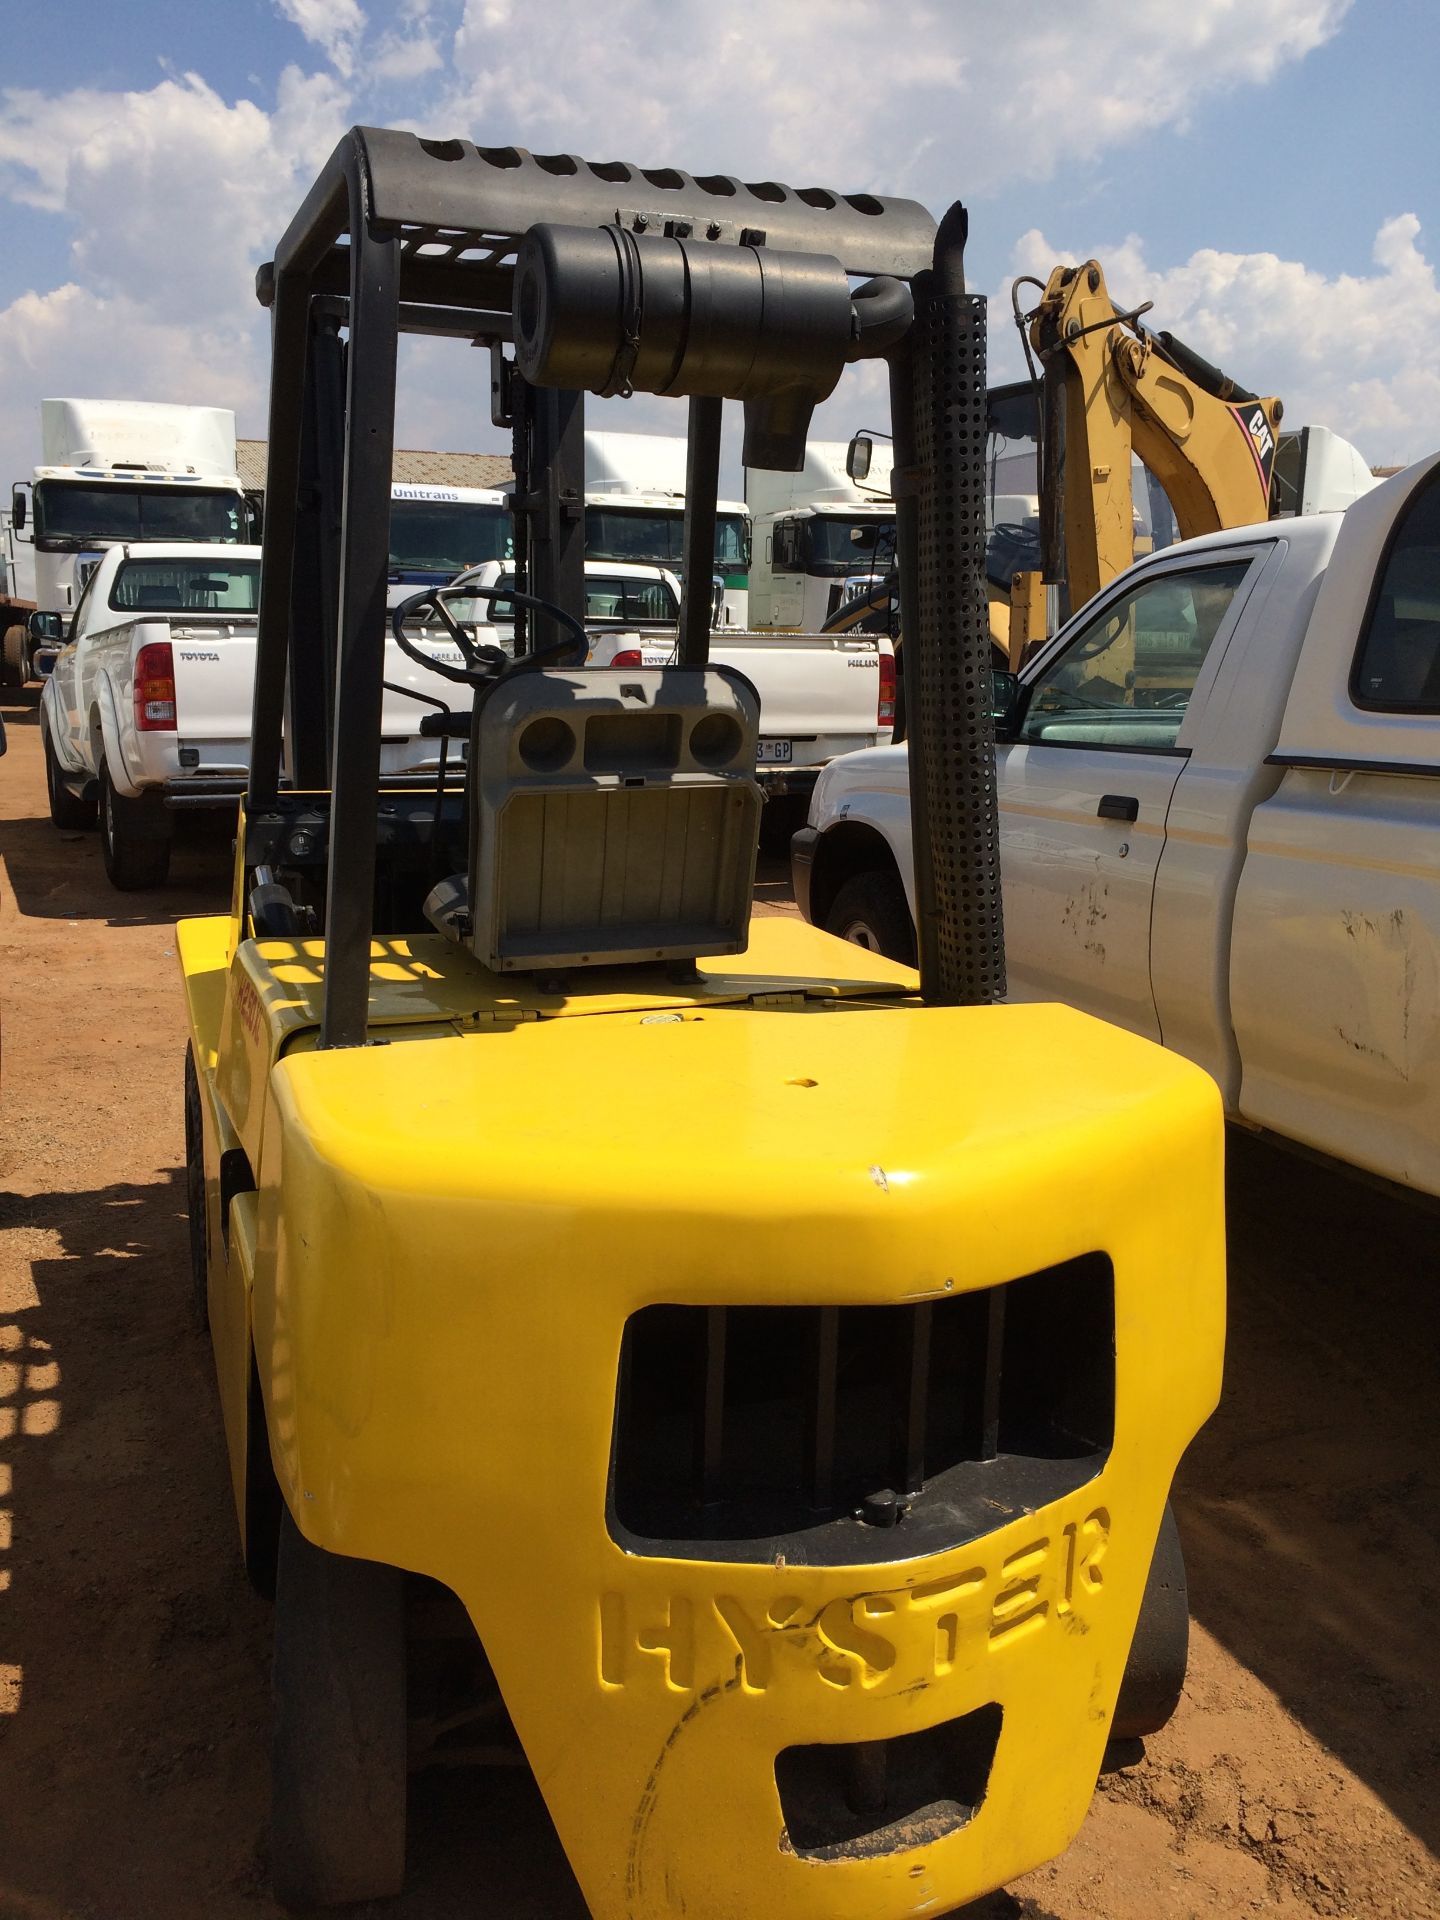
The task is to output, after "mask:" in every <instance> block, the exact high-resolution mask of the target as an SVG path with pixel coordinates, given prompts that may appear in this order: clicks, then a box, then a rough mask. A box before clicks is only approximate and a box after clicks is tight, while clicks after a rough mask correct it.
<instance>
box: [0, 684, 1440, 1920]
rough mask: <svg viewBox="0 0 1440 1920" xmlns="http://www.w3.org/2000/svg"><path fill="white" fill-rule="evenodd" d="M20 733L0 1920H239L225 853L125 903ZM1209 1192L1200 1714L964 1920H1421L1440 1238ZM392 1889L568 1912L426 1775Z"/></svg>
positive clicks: (1431, 1775)
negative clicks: (186, 933)
mask: <svg viewBox="0 0 1440 1920" xmlns="http://www.w3.org/2000/svg"><path fill="white" fill-rule="evenodd" d="M4 700H5V702H6V704H5V705H4V707H3V711H4V714H5V719H6V721H7V724H8V726H9V729H10V752H9V754H8V756H7V757H6V758H5V759H3V760H0V861H3V878H0V1018H3V1085H0V1122H3V1145H0V1186H3V1189H4V1191H3V1192H0V1229H3V1234H0V1463H3V1464H0V1916H3V1920H12V1917H14V1920H21V1917H23V1920H192V1916H193V1917H194V1920H262V1917H263V1916H265V1915H267V1914H270V1913H272V1912H274V1911H275V1910H274V1909H273V1908H272V1906H271V1904H270V1901H269V1899H268V1896H267V1893H266V1891H265V1886H266V1880H265V1865H264V1857H265V1800H266V1785H265V1772H266V1754H265V1742H266V1716H267V1702H266V1689H267V1659H268V1634H269V1623H268V1618H267V1611H266V1608H265V1607H264V1605H263V1604H262V1603H261V1602H260V1601H259V1600H257V1599H256V1598H255V1597H254V1596H253V1595H252V1594H251V1592H250V1590H249V1588H248V1587H247V1586H246V1584H245V1582H244V1579H243V1577H242V1574H241V1571H240V1567H239V1563H238V1560H237V1556H236V1548H235V1540H234V1528H233V1522H232V1518H231V1512H230V1505H229V1493H228V1488H227V1483H226V1476H225V1469H224V1463H223V1459H222V1448H221V1438H220V1425H219V1418H218V1412H217V1408H216V1404H215V1400H214V1395H213V1391H212V1386H211V1380H210V1375H209V1361H208V1354H207V1352H206V1351H204V1350H203V1349H202V1346H201V1343H200V1341H199V1340H198V1338H197V1337H196V1335H195V1334H194V1333H193V1332H192V1331H191V1328H190V1324H189V1320H188V1318H187V1313H186V1304H185V1290H186V1286H187V1279H186V1252H185V1220H184V1179H183V1173H182V1130H181V1105H180V1069H181V1057H182V1047H183V1034H182V1023H181V1013H180V995H179V991H178V986H177V978H176V971H175V961H174V939H173V936H172V927H173V922H174V921H175V919H176V918H177V917H179V916H181V915H186V914H193V913H204V912H209V911H213V910H216V909H218V908H219V907H220V906H221V904H222V902H223V900H224V898H225V891H226V886H227V878H228V875H227V854H228V840H226V839H225V838H223V837H216V836H215V835H214V834H213V833H212V834H211V836H210V837H209V838H208V839H207V838H205V837H204V836H203V835H201V834H198V833H191V834H189V835H188V836H187V838H186V840H185V842H184V843H183V844H182V845H181V847H180V848H179V850H178V852H177V857H176V860H175V867H174V876H173V879H172V881H171V884H170V885H169V886H168V887H167V888H166V889H165V890H164V891H163V892H159V893H155V894H149V895H122V894H118V893H115V892H113V891H112V890H111V889H110V887H109V886H108V885H107V883H106V881H105V878H104V875H103V872H102V869H101V865H100V853H99V848H98V846H97V844H96V841H95V838H94V836H93V835H76V834H69V835H64V834H60V833H57V832H56V830H55V829H54V828H53V827H52V826H51V825H50V823H49V820H48V818H47V817H46V815H45V803H44V785H43V779H42V772H41V761H40V753H39V742H38V737H37V734H36V731H35V726H34V710H35V691H34V689H31V690H29V691H28V692H27V693H26V694H24V695H16V694H9V695H6V696H4ZM760 893H761V897H762V899H763V900H764V901H765V903H766V905H767V906H771V907H776V908H778V907H782V906H783V904H784V901H785V898H786V894H785V884H784V879H783V875H782V874H781V872H780V870H779V869H778V867H777V868H772V869H769V870H767V872H766V874H765V875H764V876H763V877H762V886H761V888H760ZM1230 1187H1231V1240H1230V1244H1231V1259H1232V1270H1231V1334H1230V1350H1229V1362H1228V1368H1227V1385H1226V1391H1225V1398H1224V1403H1223V1405H1222V1406H1221V1408H1220V1411H1219V1412H1218V1413H1217V1415H1216V1416H1215V1418H1214V1419H1213V1421H1212V1422H1211V1423H1210V1425H1209V1427H1208V1428H1207V1429H1206V1431H1205V1432H1204V1433H1203V1434H1202V1435H1201V1437H1200V1439H1199V1441H1198V1442H1197V1443H1196V1445H1195V1447H1194V1448H1193V1449H1192V1452H1191V1454H1190V1456H1189V1458H1188V1459H1187V1461H1186V1463H1185V1466H1184V1468H1183V1469H1182V1473H1181V1477H1180V1482H1179V1486H1178V1489H1177V1506H1178V1510H1179V1514H1180V1520H1181V1526H1182V1529H1183V1531H1184V1534H1185V1538H1186V1544H1187V1551H1188V1555H1189V1559H1190V1567H1191V1598H1192V1603H1193V1607H1194V1613H1195V1621H1196V1625H1195V1631H1194V1640H1193V1653H1192V1663H1191V1672H1190V1680H1189V1684H1188V1686H1187V1689H1186V1697H1185V1700H1184V1702H1183V1705H1182V1707H1181V1710H1180V1712H1179V1714H1178V1716H1177V1718H1176V1719H1175V1721H1174V1722H1173V1723H1172V1725H1171V1726H1170V1727H1169V1728H1168V1729H1167V1730H1166V1731H1165V1733H1164V1734H1162V1735H1161V1736H1159V1737H1158V1738H1156V1739H1154V1740H1153V1741H1151V1742H1150V1743H1149V1752H1148V1754H1147V1756H1146V1757H1145V1759H1144V1760H1143V1762H1141V1763H1140V1764H1139V1765H1137V1766H1135V1767H1133V1768H1131V1769H1129V1770H1127V1771H1124V1772H1120V1773H1116V1774H1112V1775H1110V1776H1108V1777H1107V1778H1106V1779H1105V1780H1103V1781H1102V1783H1101V1786H1100V1791H1099V1793H1098V1794H1097V1796H1096V1800H1095V1803H1094V1807H1093V1810H1092V1812H1091V1814H1090V1817H1089V1819H1088V1821H1087V1823H1086V1826H1085V1829H1084V1831H1083V1833H1082V1834H1081V1837H1080V1839H1079V1841H1078V1842H1077V1844H1076V1845H1075V1846H1074V1847H1073V1848H1072V1850H1071V1851H1070V1853H1069V1854H1068V1855H1067V1856H1066V1857H1065V1858H1064V1859H1063V1860H1061V1861H1059V1862H1057V1863H1056V1864H1054V1865H1053V1866H1050V1867H1047V1868H1044V1869H1042V1870H1041V1871H1040V1872H1037V1873H1035V1874H1032V1875H1030V1876H1029V1877H1028V1878H1027V1879H1026V1880H1024V1881H1022V1882H1020V1883H1018V1884H1017V1885H1016V1886H1015V1887H1014V1888H1012V1889H1011V1890H1010V1892H1009V1893H1007V1894H1001V1895H997V1896H995V1897H994V1898H993V1899H992V1900H990V1901H987V1902H985V1903H983V1912H984V1914H985V1915H986V1916H987V1920H1000V1917H1001V1916H1012V1917H1013V1920H1021V1917H1022V1916H1028V1920H1091V1917H1092V1916H1102V1917H1103V1920H1213V1916H1218V1915H1231V1914H1263V1915H1268V1916H1273V1917H1274V1920H1301V1917H1302V1916H1309V1915H1357V1916H1362V1915H1363V1916H1367V1920H1368V1916H1390V1915H1396V1916H1402V1917H1403V1920H1421V1917H1422V1916H1427V1915H1440V1868H1437V1863H1436V1857H1435V1854H1434V1852H1432V1851H1431V1849H1433V1848H1435V1847H1436V1846H1437V1845H1440V1793H1437V1786H1440V1721H1437V1717H1436V1705H1437V1700H1436V1695H1437V1662H1436V1658H1435V1646H1436V1640H1437V1634H1440V1544H1437V1539H1436V1526H1435V1522H1436V1517H1437V1508H1440V1501H1437V1478H1440V1475H1437V1464H1436V1447H1435V1439H1434V1434H1435V1420H1436V1393H1437V1380H1440V1368H1437V1364H1436V1363H1437V1352H1436V1348H1437V1344H1440V1340H1437V1329H1440V1315H1437V1313H1436V1311H1435V1305H1434V1296H1435V1293H1436V1290H1437V1281H1440V1259H1437V1251H1436V1249H1437V1232H1436V1226H1437V1222H1436V1216H1435V1215H1434V1214H1433V1213H1429V1212H1426V1211H1422V1210H1421V1209H1420V1208H1418V1207H1416V1206H1412V1205H1410V1204H1408V1203H1404V1202H1401V1201H1398V1200H1397V1199H1395V1198H1394V1197H1393V1196H1387V1195H1382V1194H1380V1193H1377V1192H1374V1191H1372V1190H1370V1189H1368V1188H1366V1187H1363V1186H1360V1185H1358V1184H1356V1183H1354V1182H1352V1181H1350V1180H1348V1179H1346V1178H1344V1177H1342V1176H1341V1175H1339V1174H1338V1173H1336V1172H1334V1171H1331V1170H1325V1169H1321V1168H1318V1167H1316V1166H1313V1165H1311V1164H1309V1163H1307V1162H1305V1161H1302V1160H1298V1159H1295V1158H1292V1157H1291V1156H1289V1155H1287V1154H1284V1153H1281V1152H1278V1151H1276V1150H1275V1149H1273V1148H1271V1147H1268V1146H1265V1145H1262V1144H1259V1143H1257V1142H1255V1141H1253V1140H1248V1139H1245V1138H1239V1137H1236V1138H1234V1139H1233V1140H1232V1144H1231V1178H1230ZM482 1827H483V1829H484V1832H483V1834H482V1832H481V1831H480V1830H481V1829H482ZM411 1862H412V1866H411V1880H410V1886H409V1888H408V1890H407V1892H406V1893H405V1895H404V1897H403V1898H402V1899H401V1900H399V1901H398V1902H396V1903H395V1904H394V1905H393V1906H391V1907H389V1908H387V1909H386V1912H387V1913H389V1914H392V1915H393V1916H394V1920H420V1917H421V1916H425V1917H426V1920H459V1917H460V1916H462V1915H463V1916H475V1917H477V1920H542V1916H543V1917H544V1920H569V1917H570V1916H577V1917H578V1916H583V1913H584V1908H583V1905H582V1903H581V1901H580V1898H579V1895H578V1893H577V1891H576V1888H575V1885H574V1882H573V1881H572V1879H571V1878H570V1875H569V1872H568V1870H567V1867H566V1865H565V1861H564V1857H563V1855H562V1853H561V1851H560V1847H559V1845H558V1842H557V1841H556V1838H555V1835H554V1833H553V1830H552V1829H551V1827H550V1824H549V1822H548V1820H547V1818H546V1815H545V1812H544V1809H543V1806H542V1804H541V1802H540V1799H539V1796H538V1794H537V1792H536V1791H535V1789H534V1787H533V1785H532V1784H531V1782H530V1781H529V1779H528V1777H526V1776H523V1775H520V1774H514V1773H510V1774H503V1775H499V1776H497V1775H494V1774H463V1773H456V1774H453V1775H448V1776H447V1775H422V1776H419V1777H418V1778H417V1779H416V1782H415V1786H414V1798H413V1819H412V1845H411ZM755 1920H778V1916H769V1915H763V1916H762V1915H756V1916H755ZM972 1920H979V1912H978V1911H975V1910H972Z"/></svg>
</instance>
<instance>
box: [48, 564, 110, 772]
mask: <svg viewBox="0 0 1440 1920" xmlns="http://www.w3.org/2000/svg"><path fill="white" fill-rule="evenodd" d="M101 571H102V569H101V568H99V567H95V568H93V569H92V570H91V574H90V578H89V579H88V580H87V581H86V582H85V589H84V591H83V592H82V594H81V595H80V601H79V604H78V605H77V607H76V608H75V611H74V612H73V613H72V614H71V616H70V624H69V626H68V627H67V628H66V629H65V645H64V646H63V647H62V648H61V649H60V652H59V653H58V654H57V655H56V657H55V665H54V668H53V669H52V671H51V675H50V677H51V679H52V680H53V681H54V683H55V691H54V693H53V694H52V696H51V698H52V699H53V700H54V702H55V708H54V711H55V714H56V716H57V718H60V719H62V720H63V723H64V727H65V736H66V745H67V750H71V751H75V752H80V751H82V748H81V739H82V736H83V734H84V732H85V719H84V703H83V701H82V699H81V689H80V655H81V649H82V647H83V644H84V638H85V635H86V633H87V632H88V631H89V628H90V624H91V611H92V609H93V608H94V605H95V582H96V579H97V578H98V576H99V574H100V573H101Z"/></svg>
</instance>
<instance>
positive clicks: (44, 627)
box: [25, 613, 65, 647]
mask: <svg viewBox="0 0 1440 1920" xmlns="http://www.w3.org/2000/svg"><path fill="white" fill-rule="evenodd" d="M25 630H26V632H27V633H28V634H29V635H30V638H31V639H32V640H39V641H40V642H41V643H42V644H43V645H45V646H47V647H63V646H64V644H65V621H64V618H63V617H62V616H61V615H60V614H58V613H32V614H31V616H30V618H29V619H28V620H27V621H26V622H25Z"/></svg>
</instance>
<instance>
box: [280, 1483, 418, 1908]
mask: <svg viewBox="0 0 1440 1920" xmlns="http://www.w3.org/2000/svg"><path fill="white" fill-rule="evenodd" d="M404 1582H405V1576H404V1574H403V1573H402V1572H401V1571H400V1569H399V1568H397V1567H387V1566H381V1565H379V1564H377V1563H376V1562H375V1561H372V1560H353V1559H350V1558H348V1557H347V1556H345V1555H343V1554H335V1553H327V1552H325V1551H324V1549H323V1548H321V1547H316V1546H312V1545H311V1544H310V1542H309V1541H308V1540H306V1539H305V1537H304V1535H303V1534H302V1533H301V1532H300V1529H299V1528H298V1527H297V1526H296V1524H295V1522H294V1520H293V1519H292V1518H291V1516H290V1512H289V1509H288V1508H286V1509H285V1510H284V1511H283V1512H282V1514H281V1518H280V1553H279V1564H278V1568H277V1575H276V1583H275V1665H274V1693H273V1720H272V1726H271V1744H270V1789H271V1809H270V1874H271V1883H272V1886H273V1888H274V1893H275V1898H276V1899H277V1900H278V1901H279V1903H280V1905H281V1906H282V1907H285V1908H287V1909H288V1910H289V1911H290V1912H292V1913H306V1912H312V1911H314V1910H315V1909H316V1908H321V1907H335V1906H343V1905H346V1904H348V1903H350V1902H354V1901H361V1900H384V1899H387V1898H389V1897H390V1896H391V1895H393V1894H397V1893H399V1892H400V1890H401V1888H402V1886H403V1885H404V1880H405V1785H406V1717H405V1608H404Z"/></svg>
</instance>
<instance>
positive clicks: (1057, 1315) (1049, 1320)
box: [609, 1254, 1115, 1566]
mask: <svg viewBox="0 0 1440 1920" xmlns="http://www.w3.org/2000/svg"><path fill="white" fill-rule="evenodd" d="M1114 1410H1115V1309H1114V1274H1113V1271H1112V1268H1111V1265H1110V1262H1109V1260H1108V1259H1107V1258H1105V1256H1104V1255H1102V1254H1087V1255H1085V1256H1083V1257H1082V1258H1080V1259H1078V1260H1070V1261H1066V1262H1065V1263H1063V1264H1062V1265H1060V1266H1056V1267H1047V1268H1045V1269H1043V1270H1042V1271H1040V1272H1038V1273H1031V1274H1026V1275H1025V1276H1024V1277H1023V1278H1020V1279H1017V1280H1011V1281H1008V1282H1007V1283H1006V1284H1005V1285H1003V1286H998V1287H991V1288H987V1289H984V1290H982V1291H979V1292H974V1293H960V1294H955V1295H952V1296H950V1297H947V1298H945V1299H943V1300H935V1301H921V1302H917V1303H915V1304H909V1305H903V1306H853V1307H852V1306H845V1307H835V1306H827V1307H798V1306H794V1307H792V1306H783V1307H773V1306H772V1307H744V1306H736V1307H691V1306H686V1307H682V1306H652V1307H645V1308H642V1309H641V1311H640V1312H639V1313H636V1314H634V1315H632V1316H631V1318H630V1319H629V1321H628V1322H627V1323H626V1327H625V1334H624V1340H623V1343H622V1347H621V1359H620V1379H619V1387H618V1393H617V1404H616V1418H615V1435H614V1446H613V1451H612V1458H611V1473H610V1500H609V1524H610V1531H611V1534H612V1536H613V1538H614V1539H615V1540H616V1542H617V1543H618V1544H619V1545H620V1546H622V1547H624V1548H626V1549H627V1550H628V1551H630V1552H633V1553H639V1554H653V1555H664V1556H667V1557H679V1558H684V1559H701V1560H710V1559H714V1560H730V1561H736V1560H739V1561H761V1560H771V1559H774V1558H775V1557H776V1555H783V1556H784V1558H785V1560H786V1561H787V1562H788V1563H789V1564H790V1565H814V1566H845V1565H850V1564H856V1563H860V1564H865V1563H871V1562H875V1561H881V1560H891V1559H895V1560H898V1559H910V1558H912V1557H914V1556H915V1555H917V1554H922V1553H937V1552H940V1551H943V1550H944V1549H945V1548H947V1547H951V1546H958V1545H960V1544H961V1543H962V1542H964V1541H966V1540H973V1539H976V1538H978V1537H979V1536H980V1535H981V1534H985V1533H990V1532H993V1531H994V1530H995V1529H996V1528H998V1527H1001V1526H1004V1525H1005V1524H1007V1522H1008V1521H1010V1520H1011V1519H1014V1518H1016V1517H1018V1515H1020V1514H1022V1513H1025V1512H1030V1511H1033V1510H1034V1509H1035V1508H1036V1507H1039V1506H1043V1505H1045V1504H1046V1503H1048V1502H1049V1501H1051V1500H1055V1499H1058V1498H1059V1497H1060V1496H1061V1495H1062V1494H1064V1493H1067V1492H1069V1491H1070V1490H1071V1489H1072V1488H1074V1487H1077V1486H1081V1485H1083V1484H1084V1482H1085V1481H1087V1480H1089V1479H1092V1478H1093V1477H1094V1476H1095V1475H1096V1474H1097V1473H1098V1472H1099V1471H1100V1468H1101V1466H1102V1465H1103V1464H1104V1461H1105V1456H1106V1454H1107V1453H1108V1451H1109V1448H1110V1443H1111V1439H1112V1436H1113V1431H1114Z"/></svg>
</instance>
